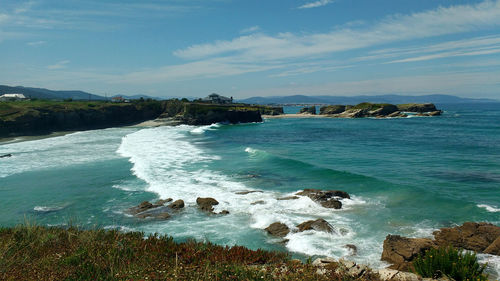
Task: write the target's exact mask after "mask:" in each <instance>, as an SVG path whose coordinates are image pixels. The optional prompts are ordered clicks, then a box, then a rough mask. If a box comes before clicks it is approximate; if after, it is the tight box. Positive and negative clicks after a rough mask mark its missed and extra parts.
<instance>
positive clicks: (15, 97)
mask: <svg viewBox="0 0 500 281" xmlns="http://www.w3.org/2000/svg"><path fill="white" fill-rule="evenodd" d="M25 99H26V97H25V96H24V95H23V94H3V95H1V96H0V101H14V100H25Z"/></svg>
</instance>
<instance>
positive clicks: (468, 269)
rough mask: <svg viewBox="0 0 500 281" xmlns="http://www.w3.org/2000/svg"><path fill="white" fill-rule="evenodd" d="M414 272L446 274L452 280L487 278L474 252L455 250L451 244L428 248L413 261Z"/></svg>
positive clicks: (431, 276) (429, 274) (484, 266)
mask: <svg viewBox="0 0 500 281" xmlns="http://www.w3.org/2000/svg"><path fill="white" fill-rule="evenodd" d="M413 267H414V272H415V273H417V274H418V275H420V276H422V277H425V278H435V279H437V278H441V277H443V276H446V277H448V278H451V279H453V280H457V281H462V280H488V276H487V275H485V274H484V273H483V272H484V270H485V269H486V265H480V264H479V263H478V262H477V257H476V254H475V253H474V252H464V251H463V250H457V249H455V248H453V246H448V247H439V248H437V249H430V250H427V251H426V252H425V254H424V255H419V257H418V258H417V259H416V260H415V261H414V262H413Z"/></svg>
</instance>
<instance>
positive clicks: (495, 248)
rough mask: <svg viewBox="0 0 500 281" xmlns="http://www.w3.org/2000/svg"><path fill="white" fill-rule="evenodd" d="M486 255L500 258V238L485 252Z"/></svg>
mask: <svg viewBox="0 0 500 281" xmlns="http://www.w3.org/2000/svg"><path fill="white" fill-rule="evenodd" d="M484 253H485V254H490V255H497V256H500V236H499V237H497V239H495V241H493V243H491V244H490V245H489V246H488V248H486V249H485V250H484Z"/></svg>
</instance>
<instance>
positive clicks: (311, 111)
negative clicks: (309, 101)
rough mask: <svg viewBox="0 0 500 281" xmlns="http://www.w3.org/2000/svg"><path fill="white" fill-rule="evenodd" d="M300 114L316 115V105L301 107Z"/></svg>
mask: <svg viewBox="0 0 500 281" xmlns="http://www.w3.org/2000/svg"><path fill="white" fill-rule="evenodd" d="M299 114H312V115H316V106H314V105H313V106H309V107H304V108H301V109H300V111H299Z"/></svg>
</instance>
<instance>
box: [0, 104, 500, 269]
mask: <svg viewBox="0 0 500 281" xmlns="http://www.w3.org/2000/svg"><path fill="white" fill-rule="evenodd" d="M440 107H441V108H443V109H444V110H445V112H444V114H443V116H441V117H432V118H429V117H413V118H404V119H317V118H314V119H269V120H265V122H263V123H258V124H241V125H212V126H203V127H194V126H178V127H159V128H112V129H106V130H95V131H85V132H78V133H73V134H69V135H65V136H60V137H54V138H47V139H40V140H32V141H22V142H11V143H2V144H0V154H6V153H12V154H13V157H11V158H2V159H0V206H2V215H0V225H2V226H11V225H15V224H18V223H21V222H23V221H24V219H25V218H28V219H30V220H35V221H36V222H38V223H40V224H44V225H67V224H68V223H75V224H79V225H82V226H84V227H89V228H92V227H105V228H118V229H121V230H123V231H129V230H140V231H144V232H148V233H149V232H159V233H163V234H168V235H171V236H174V237H175V238H176V239H179V240H183V239H187V238H196V239H199V240H209V241H212V242H216V243H220V244H228V245H233V244H239V245H245V246H247V247H250V248H254V249H255V248H266V249H275V250H288V251H290V252H291V253H292V254H293V255H295V256H297V257H301V258H304V257H307V256H314V255H327V256H333V257H336V258H340V257H348V258H349V259H353V260H356V261H358V262H363V263H368V264H371V265H372V266H375V267H378V266H384V263H382V262H381V261H379V259H380V255H381V252H382V242H383V240H384V238H385V236H386V235H387V234H389V233H391V234H402V235H405V236H412V237H424V236H430V235H431V234H432V231H433V230H436V229H438V228H440V227H447V226H453V225H455V224H461V223H463V222H465V221H487V222H491V223H493V224H496V225H500V104H476V105H440ZM293 110H295V109H293V108H289V109H287V111H288V112H290V111H293ZM304 188H319V189H340V190H344V191H347V192H349V193H350V194H351V195H352V199H351V200H348V199H345V200H343V204H344V208H343V209H342V210H331V209H325V208H322V207H321V206H319V205H318V204H316V203H314V202H312V201H311V200H309V198H300V199H298V200H290V201H278V200H276V199H277V198H279V197H283V196H287V195H292V194H294V193H296V192H297V191H299V190H302V189H304ZM242 190H259V191H263V192H262V193H250V194H247V195H237V194H235V192H237V191H242ZM169 197H171V198H174V199H183V200H184V201H185V202H186V205H187V207H186V208H185V210H184V211H182V212H180V213H179V214H177V215H176V216H175V217H173V218H172V219H171V220H168V221H154V220H139V219H136V218H133V217H130V216H128V215H127V214H126V213H125V210H126V209H127V208H129V207H131V206H133V205H137V204H138V203H140V202H141V201H144V200H156V199H159V198H169ZM197 197H214V198H216V199H217V200H218V201H219V202H220V205H218V206H217V210H224V209H227V210H229V211H230V213H231V214H230V215H228V216H207V215H205V214H203V213H200V212H198V211H197V209H196V207H195V206H196V203H195V200H196V198H197ZM258 200H263V201H264V204H260V205H252V203H253V202H255V201H258ZM314 218H324V219H326V220H327V221H329V222H330V223H331V224H332V225H333V226H334V227H335V230H336V233H334V234H327V233H321V232H315V231H310V232H303V233H291V234H289V235H288V237H287V239H289V242H288V243H287V244H286V245H281V244H279V243H277V242H279V240H276V239H274V238H272V237H269V236H268V235H266V234H265V231H263V228H265V227H267V226H268V225H269V224H271V223H273V222H275V221H281V222H283V223H286V224H287V225H289V226H291V227H293V226H295V225H297V224H299V223H301V222H304V221H306V220H309V219H314ZM346 244H354V245H356V246H357V247H358V254H357V255H356V256H349V255H350V252H349V250H348V249H347V248H345V245H346ZM481 259H482V260H483V261H488V262H489V263H490V264H491V265H490V270H492V271H495V270H496V271H499V270H500V269H499V267H500V259H499V258H498V257H494V256H486V255H482V256H481Z"/></svg>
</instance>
